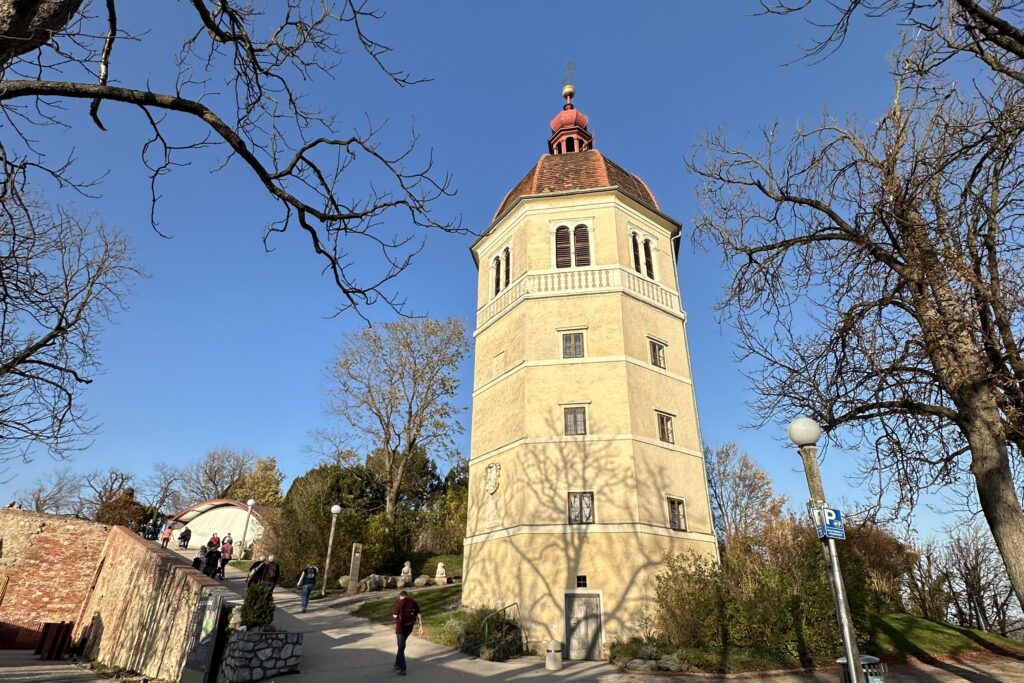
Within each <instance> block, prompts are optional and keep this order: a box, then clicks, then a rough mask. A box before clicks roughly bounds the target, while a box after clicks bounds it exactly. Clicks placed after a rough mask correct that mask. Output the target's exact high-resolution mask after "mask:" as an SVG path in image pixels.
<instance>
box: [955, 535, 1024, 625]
mask: <svg viewBox="0 0 1024 683" xmlns="http://www.w3.org/2000/svg"><path fill="white" fill-rule="evenodd" d="M946 533H947V534H948V539H949V540H948V541H947V542H946V544H945V565H946V576H947V586H948V588H949V595H950V597H951V598H952V600H953V602H954V605H955V614H956V615H957V621H958V622H959V624H960V625H961V626H967V627H970V628H980V629H985V630H986V631H997V632H1000V633H1004V634H1005V633H1006V632H1007V630H1008V629H1009V626H1010V624H1011V623H1013V622H1016V621H1017V620H1019V618H1020V607H1019V605H1018V603H1017V602H1016V600H1015V599H1014V595H1013V588H1012V587H1011V586H1010V582H1009V580H1008V578H1007V576H1006V568H1005V567H1004V566H1003V562H1002V560H1000V559H999V553H998V551H997V550H996V547H995V544H994V543H993V542H992V536H991V534H989V532H988V530H987V529H986V528H984V526H983V525H981V524H979V523H977V522H976V521H970V522H962V523H958V524H956V525H955V526H952V527H949V528H947V529H946Z"/></svg>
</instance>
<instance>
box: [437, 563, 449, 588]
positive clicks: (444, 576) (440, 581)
mask: <svg viewBox="0 0 1024 683" xmlns="http://www.w3.org/2000/svg"><path fill="white" fill-rule="evenodd" d="M434 583H435V584H437V585H438V586H444V585H445V584H447V583H448V572H446V571H445V569H444V562H438V563H437V572H435V573H434Z"/></svg>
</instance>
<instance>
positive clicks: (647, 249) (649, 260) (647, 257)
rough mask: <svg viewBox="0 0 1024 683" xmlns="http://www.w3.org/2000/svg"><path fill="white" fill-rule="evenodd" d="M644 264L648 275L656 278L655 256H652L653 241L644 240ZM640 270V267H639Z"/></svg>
mask: <svg viewBox="0 0 1024 683" xmlns="http://www.w3.org/2000/svg"><path fill="white" fill-rule="evenodd" d="M644 266H645V267H646V268H647V277H649V278H651V279H652V280H653V279H654V257H653V256H651V241H650V240H644ZM638 270H639V269H638Z"/></svg>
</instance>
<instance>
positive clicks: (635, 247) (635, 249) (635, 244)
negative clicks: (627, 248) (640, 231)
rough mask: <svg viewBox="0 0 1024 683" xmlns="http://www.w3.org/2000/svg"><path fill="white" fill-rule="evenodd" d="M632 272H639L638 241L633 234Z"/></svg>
mask: <svg viewBox="0 0 1024 683" xmlns="http://www.w3.org/2000/svg"><path fill="white" fill-rule="evenodd" d="M633 270H635V271H636V272H638V273H639V272H640V240H638V239H637V236H636V233H635V232H634V233H633Z"/></svg>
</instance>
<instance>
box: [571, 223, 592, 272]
mask: <svg viewBox="0 0 1024 683" xmlns="http://www.w3.org/2000/svg"><path fill="white" fill-rule="evenodd" d="M572 239H573V243H574V246H575V247H576V266H577V267H579V266H589V265H590V233H588V232H587V226H585V225H577V226H576V229H575V230H573V234H572Z"/></svg>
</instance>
